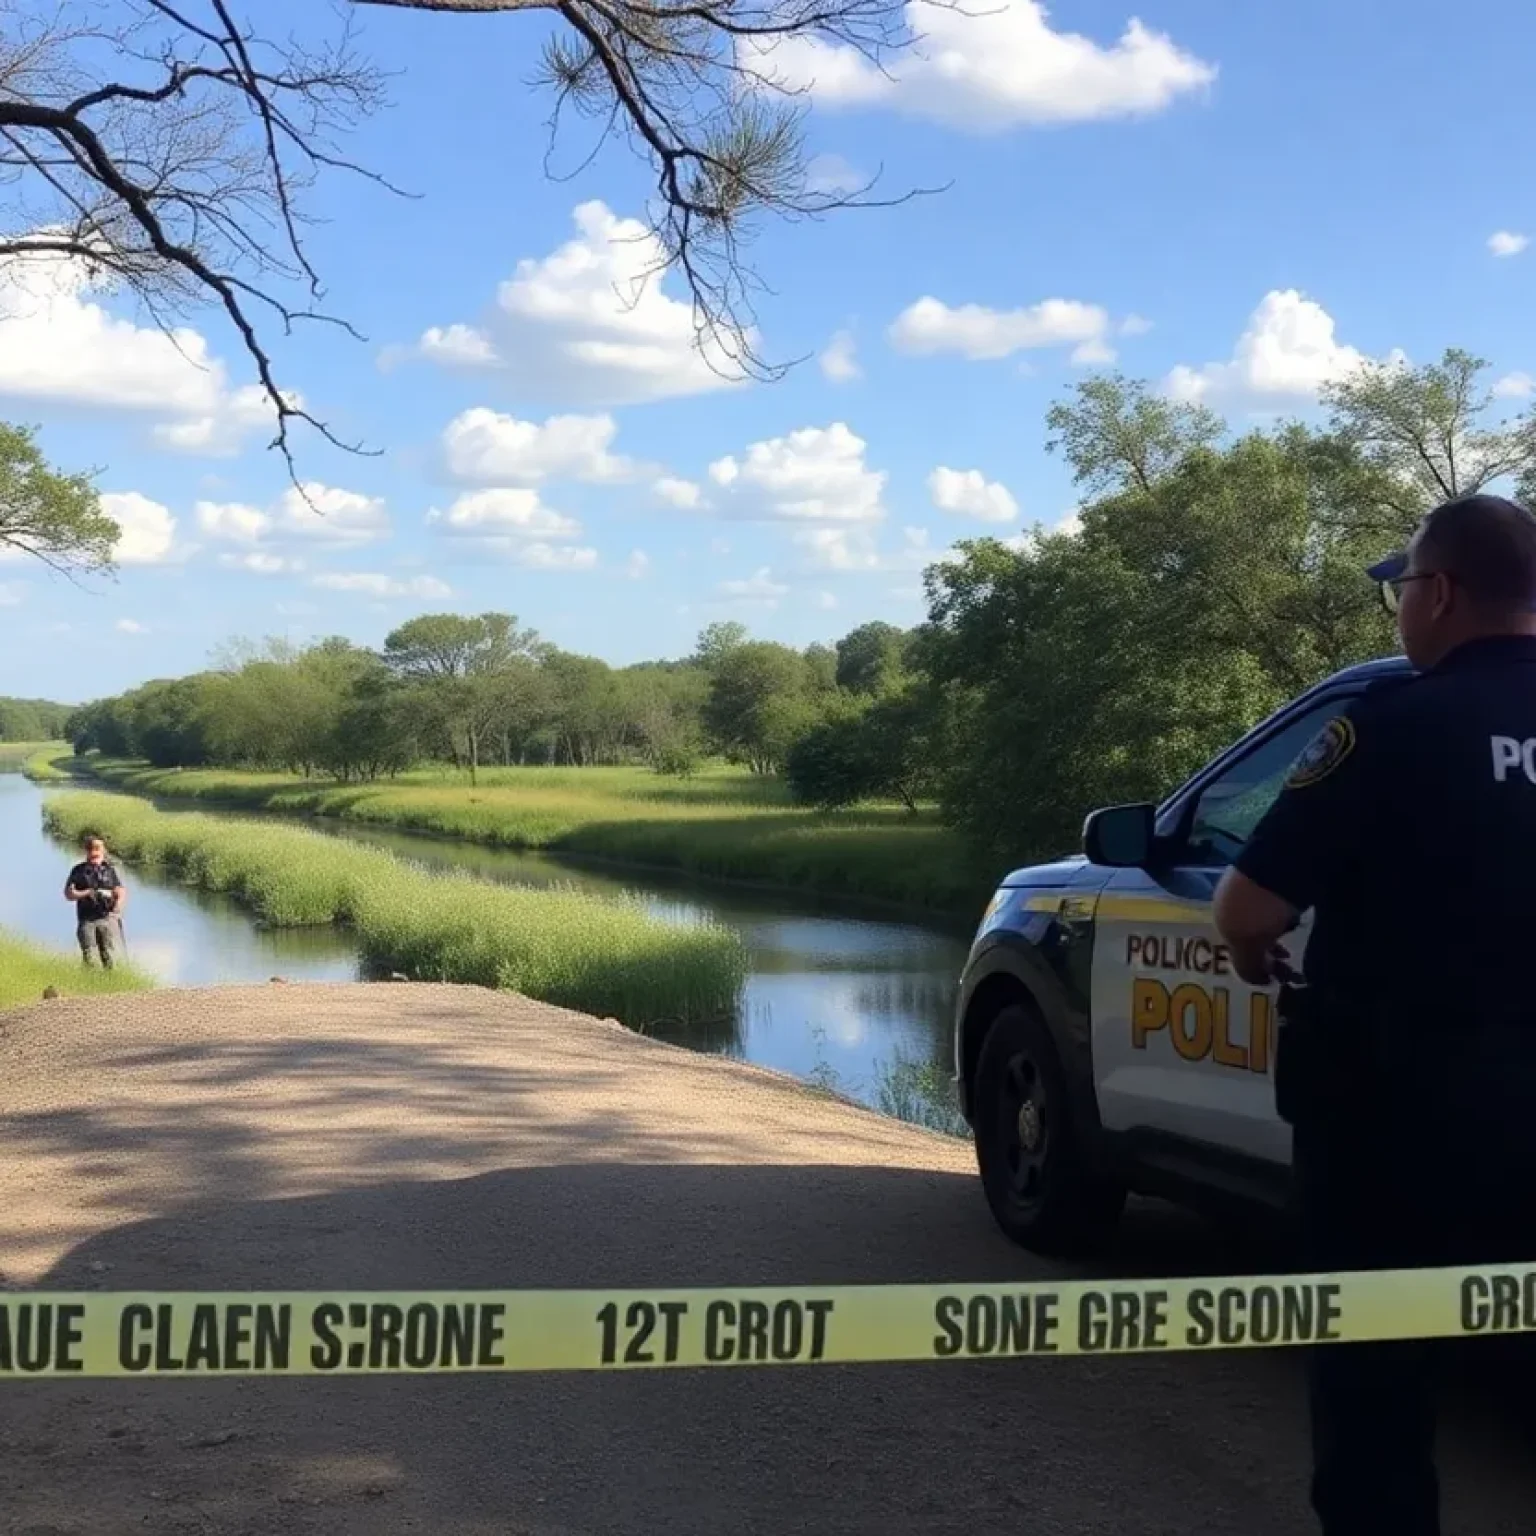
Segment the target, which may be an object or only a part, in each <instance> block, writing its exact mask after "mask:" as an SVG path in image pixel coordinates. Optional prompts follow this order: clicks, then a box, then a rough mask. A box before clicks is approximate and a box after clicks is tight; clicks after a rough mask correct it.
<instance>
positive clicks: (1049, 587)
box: [916, 413, 1395, 861]
mask: <svg viewBox="0 0 1536 1536" xmlns="http://www.w3.org/2000/svg"><path fill="white" fill-rule="evenodd" d="M1102 419H1104V420H1106V421H1108V422H1109V423H1110V427H1111V429H1112V431H1111V436H1110V437H1109V439H1108V440H1107V441H1105V442H1103V443H1096V442H1094V441H1093V440H1092V438H1091V437H1090V436H1089V435H1087V433H1086V431H1085V430H1080V431H1079V434H1078V436H1077V438H1076V444H1077V446H1076V449H1075V452H1077V453H1078V455H1079V456H1080V458H1081V461H1082V464H1083V465H1085V466H1088V467H1089V468H1090V469H1091V468H1092V466H1105V465H1108V464H1110V463H1112V462H1114V461H1115V455H1116V453H1117V452H1119V449H1118V448H1117V447H1116V444H1117V443H1120V442H1123V435H1116V434H1119V432H1120V429H1119V427H1118V426H1117V425H1116V422H1117V420H1118V418H1116V417H1115V416H1114V414H1113V413H1104V414H1103V416H1102ZM1079 426H1080V427H1081V423H1080V424H1079ZM1212 436H1213V434H1212V433H1210V432H1209V431H1207V430H1206V428H1205V427H1204V426H1202V427H1201V429H1200V431H1199V432H1197V433H1195V434H1194V435H1193V437H1192V439H1191V440H1190V442H1189V445H1188V446H1187V447H1186V448H1185V449H1184V451H1183V452H1182V454H1181V455H1180V456H1179V457H1177V458H1168V457H1166V456H1165V457H1162V458H1158V459H1157V460H1155V461H1154V460H1152V459H1148V458H1146V457H1145V456H1142V457H1141V458H1140V459H1139V462H1141V463H1142V465H1143V469H1142V471H1137V470H1135V469H1134V468H1132V467H1131V465H1130V463H1129V461H1128V462H1127V466H1126V468H1125V469H1124V471H1123V472H1122V473H1120V474H1119V475H1118V478H1117V479H1116V480H1115V481H1114V486H1115V488H1114V489H1113V490H1112V491H1110V492H1109V493H1108V494H1106V495H1103V496H1102V497H1101V498H1100V499H1098V500H1096V501H1092V502H1090V503H1089V504H1087V505H1086V506H1084V507H1083V509H1082V511H1081V531H1080V532H1079V533H1078V534H1077V535H1075V536H1069V535H1065V534H1057V535H1047V536H1041V537H1037V538H1036V539H1034V540H1032V541H1031V542H1030V543H1029V544H1028V545H1027V546H1025V547H1024V548H1022V549H1010V548H1008V547H1006V546H1004V545H1002V544H1000V543H998V542H997V541H996V540H978V541H974V542H972V543H969V544H966V545H962V546H960V550H959V552H958V558H956V559H952V560H948V561H944V562H941V563H940V564H939V565H937V566H935V567H933V568H931V569H930V571H929V572H928V574H927V583H928V591H929V603H930V624H929V626H928V627H927V629H926V630H925V633H924V635H923V637H922V640H921V643H920V644H919V645H918V646H917V647H916V651H917V654H919V655H920V656H921V657H922V658H923V664H924V666H925V668H926V669H927V671H928V673H929V675H930V678H931V680H932V683H933V684H934V685H935V686H936V687H938V688H939V690H940V691H941V693H942V694H943V695H944V697H945V699H946V700H947V703H948V706H949V708H950V709H951V711H952V713H951V719H950V724H949V726H948V728H947V734H946V750H945V752H944V754H943V765H944V766H943V784H942V798H943V801H944V805H945V808H946V814H947V815H949V816H950V818H951V819H952V820H953V821H954V822H955V823H956V824H957V825H958V826H960V827H962V828H964V829H965V831H966V832H967V833H968V834H969V835H970V836H971V837H972V838H973V839H974V841H975V842H976V843H977V844H978V845H979V846H980V847H982V848H984V849H985V850H987V851H988V852H989V854H991V855H995V856H996V857H998V858H999V859H1000V860H1001V859H1006V860H1013V861H1022V859H1024V858H1032V857H1037V856H1044V855H1046V854H1049V853H1055V852H1061V851H1066V850H1068V849H1070V848H1071V847H1072V846H1073V845H1074V844H1075V843H1076V841H1077V836H1078V829H1079V828H1080V826H1081V821H1082V816H1083V814H1084V813H1085V812H1086V811H1088V810H1090V809H1092V808H1093V807H1094V806H1095V805H1098V804H1103V803H1106V802H1109V801H1114V800H1125V799H1156V798H1159V797H1161V796H1162V795H1163V794H1164V793H1166V792H1167V791H1168V790H1170V789H1171V788H1173V787H1174V785H1175V784H1177V783H1178V782H1179V781H1180V780H1181V779H1182V778H1183V777H1184V776H1185V775H1187V774H1188V773H1189V772H1190V771H1192V770H1193V769H1194V768H1196V767H1198V766H1199V765H1200V763H1202V762H1203V761H1205V759H1206V758H1207V757H1209V755H1210V754H1211V753H1212V752H1214V751H1216V750H1217V749H1219V748H1220V747H1221V746H1223V745H1225V744H1226V743H1227V742H1229V741H1231V740H1232V739H1233V738H1234V737H1235V736H1237V735H1238V734H1240V733H1241V732H1242V731H1243V730H1244V729H1246V728H1247V727H1248V726H1249V725H1251V724H1253V723H1254V721H1255V720H1257V719H1258V718H1259V717H1260V716H1262V715H1263V714H1264V713H1266V712H1267V711H1268V710H1269V709H1272V708H1273V707H1275V706H1276V705H1278V704H1279V703H1281V702H1282V701H1283V700H1284V699H1286V698H1287V697H1289V696H1291V695H1292V694H1293V693H1295V692H1297V691H1299V690H1300V689H1302V688H1304V687H1306V686H1308V685H1309V684H1311V683H1313V682H1315V681H1317V680H1318V679H1319V678H1321V677H1323V676H1325V675H1327V674H1328V673H1329V672H1331V671H1333V670H1335V669H1336V668H1338V667H1340V666H1344V665H1347V664H1348V663H1350V662H1354V661H1358V660H1362V659H1364V658H1365V657H1367V656H1371V655H1378V654H1381V653H1383V652H1385V651H1388V650H1390V649H1391V648H1392V645H1393V640H1392V632H1391V626H1390V621H1389V620H1388V619H1387V618H1386V616H1385V615H1384V614H1383V613H1382V612H1381V610H1380V608H1379V606H1378V604H1377V603H1376V600H1375V594H1374V592H1373V590H1372V589H1371V587H1370V584H1369V583H1368V582H1367V581H1366V580H1365V578H1364V568H1365V566H1366V565H1367V564H1368V563H1369V562H1370V561H1371V560H1372V559H1373V558H1375V557H1377V556H1379V555H1380V554H1381V553H1382V552H1383V551H1384V549H1385V548H1386V547H1387V543H1388V542H1393V541H1395V539H1394V540H1392V541H1384V535H1383V533H1382V532H1381V531H1380V530H1379V529H1378V528H1377V526H1376V525H1375V523H1374V520H1373V518H1372V517H1369V516H1363V515H1362V508H1364V509H1367V510H1369V509H1372V508H1378V507H1379V506H1380V504H1381V499H1382V495H1383V488H1382V483H1381V482H1382V480H1383V478H1384V476H1385V474H1386V471H1385V470H1384V469H1383V468H1382V466H1380V465H1379V464H1377V463H1373V462H1371V461H1370V460H1369V459H1368V458H1367V457H1365V456H1364V455H1363V453H1362V452H1361V450H1360V448H1359V446H1358V445H1356V444H1354V443H1351V442H1350V441H1348V440H1346V439H1344V438H1343V437H1341V436H1340V435H1339V434H1338V433H1335V432H1323V433H1318V432H1314V431H1311V430H1309V429H1307V428H1304V427H1301V426H1298V425H1296V424H1285V425H1282V426H1280V427H1278V428H1276V429H1274V430H1272V431H1269V432H1250V433H1248V434H1246V435H1244V436H1243V437H1241V438H1238V439H1237V440H1235V441H1234V442H1232V443H1230V444H1229V445H1227V446H1225V447H1218V446H1215V445H1214V443H1213V442H1212V441H1211V438H1212ZM1131 457H1132V458H1136V457H1137V456H1136V455H1132V456H1131ZM1154 463H1155V470H1148V469H1147V467H1146V466H1148V465H1152V464H1154ZM1104 473H1107V471H1104Z"/></svg>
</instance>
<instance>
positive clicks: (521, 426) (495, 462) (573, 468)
mask: <svg viewBox="0 0 1536 1536" xmlns="http://www.w3.org/2000/svg"><path fill="white" fill-rule="evenodd" d="M617 431H618V426H617V424H616V423H615V421H614V419H613V417H611V416H551V417H549V418H548V420H546V421H545V422H544V423H543V424H542V425H540V424H538V423H537V422H532V421H519V420H518V419H517V417H515V416H504V415H502V414H501V413H500V412H498V411H492V410H488V409H487V408H486V407H484V406H477V407H476V408H475V409H473V410H468V411H464V412H463V413H461V414H460V415H458V416H455V417H454V419H453V420H452V421H450V422H449V423H448V425H447V426H446V427H445V428H444V429H443V452H444V457H445V458H446V461H447V465H448V472H449V474H450V475H452V476H453V477H454V479H456V480H461V481H465V482H469V483H472V484H476V485H536V484H537V483H538V482H539V481H541V480H548V479H554V478H564V479H572V480H592V481H608V480H622V479H625V478H626V477H628V476H629V475H631V474H633V473H634V472H635V465H634V464H633V463H632V461H630V460H629V459H626V458H622V457H619V456H616V455H615V454H613V453H610V452H609V449H610V447H611V445H612V443H613V438H614V434H615V433H616V432H617Z"/></svg>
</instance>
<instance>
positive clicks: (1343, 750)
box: [1212, 701, 1380, 986]
mask: <svg viewBox="0 0 1536 1536" xmlns="http://www.w3.org/2000/svg"><path fill="white" fill-rule="evenodd" d="M1375 719H1376V712H1374V711H1372V710H1371V709H1370V708H1369V707H1368V706H1366V705H1365V704H1364V703H1363V701H1362V703H1361V704H1357V705H1356V707H1355V708H1353V709H1351V710H1349V711H1348V712H1347V713H1345V714H1343V715H1340V716H1338V717H1336V718H1335V719H1333V720H1330V721H1329V722H1328V724H1327V725H1326V726H1324V728H1323V729H1322V731H1320V732H1319V733H1318V735H1317V736H1316V737H1315V738H1314V739H1313V741H1312V743H1311V744H1310V745H1309V746H1308V747H1307V749H1306V751H1304V752H1303V753H1302V754H1301V756H1300V757H1299V758H1298V759H1297V760H1296V764H1295V766H1294V768H1293V769H1292V771H1291V773H1290V775H1289V777H1288V778H1287V779H1286V781H1285V785H1284V787H1283V788H1282V789H1281V791H1280V793H1279V795H1278V796H1277V797H1276V798H1275V802H1274V804H1273V805H1271V806H1270V808H1269V810H1268V811H1267V812H1266V813H1265V815H1264V817H1263V818H1262V819H1261V820H1260V822H1259V824H1258V826H1257V827H1255V828H1254V830H1253V834H1252V836H1251V837H1250V838H1249V839H1248V842H1247V844H1246V845H1245V846H1244V848H1243V850H1242V852H1241V853H1240V854H1238V856H1237V858H1236V859H1235V860H1234V861H1233V865H1232V868H1231V869H1229V870H1228V871H1227V872H1226V874H1225V875H1223V877H1222V880H1221V883H1220V885H1219V886H1218V887H1217V889H1216V897H1215V903H1214V909H1213V914H1212V915H1213V917H1214V919H1215V922H1216V927H1217V929H1218V930H1219V931H1220V933H1221V936H1222V938H1223V939H1224V940H1226V942H1227V945H1228V947H1229V948H1230V949H1231V951H1232V966H1233V969H1234V970H1235V971H1236V972H1237V974H1238V975H1239V976H1241V977H1242V979H1243V980H1244V981H1246V982H1248V983H1249V985H1250V986H1265V985H1268V983H1269V982H1270V981H1272V980H1273V979H1274V958H1275V954H1274V952H1275V946H1276V945H1277V944H1278V943H1279V941H1280V939H1281V938H1282V937H1283V936H1284V935H1285V934H1286V933H1288V932H1289V931H1290V930H1291V929H1292V928H1293V927H1295V925H1296V923H1297V922H1298V921H1299V919H1300V917H1301V914H1302V913H1303V912H1305V911H1306V910H1307V909H1308V908H1309V907H1311V906H1313V905H1314V904H1315V903H1316V901H1317V898H1318V896H1319V895H1320V894H1321V893H1322V892H1323V891H1324V890H1326V889H1327V888H1328V887H1329V886H1330V885H1331V884H1332V883H1333V882H1334V881H1335V880H1336V879H1337V878H1338V877H1339V876H1340V874H1341V872H1343V871H1344V870H1346V869H1347V868H1348V866H1349V865H1350V863H1351V862H1352V861H1353V860H1354V859H1355V858H1356V857H1357V855H1358V852H1359V850H1360V848H1361V846H1362V844H1363V840H1364V838H1365V837H1366V835H1367V834H1366V824H1367V820H1368V818H1369V815H1370V808H1371V805H1372V803H1373V801H1374V800H1375V799H1376V798H1377V797H1376V796H1373V795H1372V794H1371V793H1370V792H1369V784H1370V776H1371V773H1372V771H1373V766H1374V764H1375V762H1376V760H1377V759H1378V757H1379V756H1380V749H1379V746H1378V737H1379V735H1380V730H1379V727H1378V726H1377V725H1376V724H1375Z"/></svg>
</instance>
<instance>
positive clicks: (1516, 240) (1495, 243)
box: [1488, 229, 1531, 256]
mask: <svg viewBox="0 0 1536 1536" xmlns="http://www.w3.org/2000/svg"><path fill="white" fill-rule="evenodd" d="M1530 243H1531V237H1530V236H1529V235H1517V234H1514V233H1512V232H1511V231H1509V230H1507V229H1501V230H1499V231H1498V232H1497V233H1495V234H1492V235H1489V237H1488V249H1489V250H1490V251H1492V252H1493V254H1494V255H1495V256H1518V255H1519V254H1520V252H1521V251H1523V250H1524V249H1525V248H1526V246H1528V245H1529V244H1530Z"/></svg>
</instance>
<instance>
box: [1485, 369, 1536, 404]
mask: <svg viewBox="0 0 1536 1536" xmlns="http://www.w3.org/2000/svg"><path fill="white" fill-rule="evenodd" d="M1533 390H1536V379H1533V378H1532V377H1531V375H1530V374H1528V373H1520V372H1518V371H1517V372H1515V373H1506V374H1505V375H1504V376H1503V377H1502V378H1499V379H1495V380H1494V383H1493V393H1494V395H1495V397H1496V398H1498V399H1500V400H1528V399H1529V398H1530V396H1531V393H1532V391H1533Z"/></svg>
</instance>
